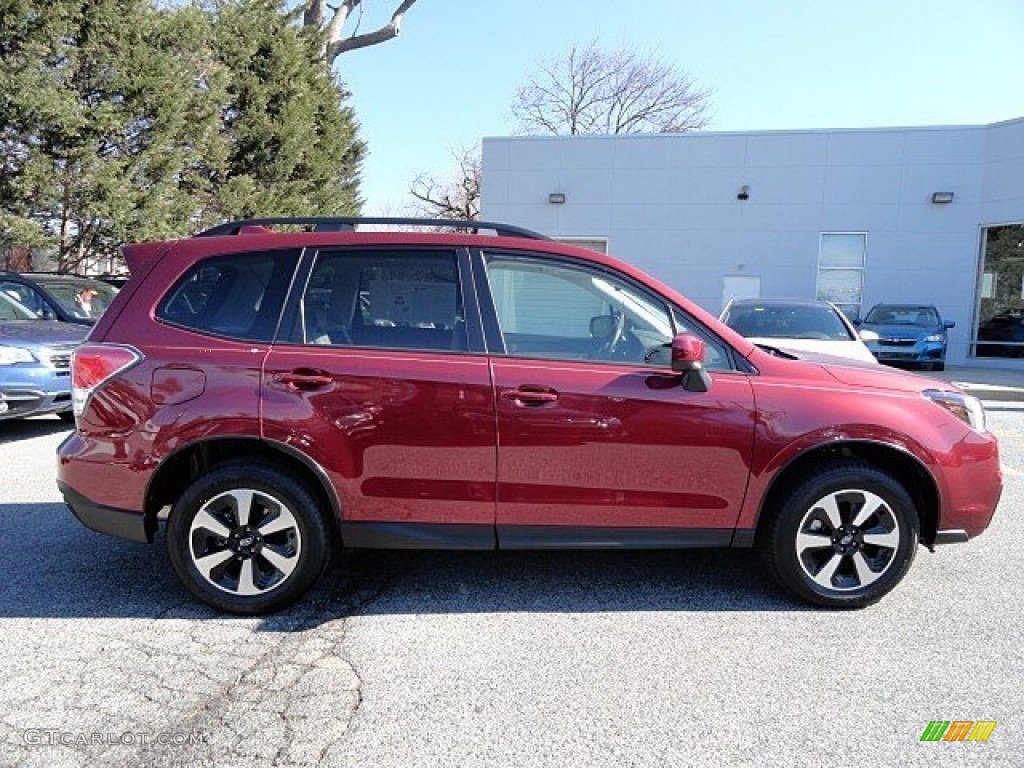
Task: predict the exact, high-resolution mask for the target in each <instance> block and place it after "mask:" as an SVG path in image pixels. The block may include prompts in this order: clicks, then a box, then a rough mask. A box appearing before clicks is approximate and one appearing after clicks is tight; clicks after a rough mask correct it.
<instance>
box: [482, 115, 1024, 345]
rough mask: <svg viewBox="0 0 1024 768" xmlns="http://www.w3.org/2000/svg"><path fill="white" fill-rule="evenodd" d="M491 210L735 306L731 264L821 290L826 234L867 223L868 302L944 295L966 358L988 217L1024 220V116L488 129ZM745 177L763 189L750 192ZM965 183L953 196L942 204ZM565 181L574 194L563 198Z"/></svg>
mask: <svg viewBox="0 0 1024 768" xmlns="http://www.w3.org/2000/svg"><path fill="white" fill-rule="evenodd" d="M482 168H483V172H482V177H483V178H482V218H485V219H491V220H496V221H504V222H508V223H514V224H518V225H521V226H525V227H529V228H533V229H537V230H539V231H542V232H545V233H546V234H550V235H553V236H556V237H599V238H607V239H608V250H609V252H610V253H612V254H614V255H616V256H618V257H620V258H622V259H624V260H626V261H630V262H632V263H634V264H636V265H638V266H639V267H641V268H642V269H644V270H646V271H648V272H650V273H652V274H654V275H656V276H657V277H659V278H661V279H662V280H664V281H666V282H668V283H669V284H670V285H673V286H674V287H676V288H678V289H679V290H680V291H682V292H683V293H685V294H686V295H688V296H690V297H691V298H692V299H694V300H695V301H697V302H698V303H700V304H701V305H702V306H704V307H705V308H706V309H708V310H710V311H712V312H715V313H717V312H718V311H719V310H720V309H721V304H722V289H723V280H724V278H725V276H728V275H756V276H759V277H760V279H761V295H762V296H788V297H797V298H801V297H802V298H813V297H814V296H815V295H816V290H817V276H818V251H819V243H820V238H821V233H822V232H864V233H866V234H867V252H866V264H865V272H864V294H863V308H864V310H867V309H868V308H869V307H870V306H871V305H872V304H875V303H877V302H881V301H907V302H918V301H920V302H923V303H934V304H936V305H938V306H939V308H940V310H941V311H942V312H943V314H944V315H946V316H947V317H948V318H950V319H953V320H955V321H956V322H957V327H956V328H955V329H954V330H953V331H952V332H951V335H950V350H949V355H948V360H949V362H950V363H952V364H958V363H964V362H965V360H966V357H967V351H968V341H969V338H970V333H971V328H972V324H973V320H974V311H975V286H976V283H977V272H978V259H979V253H980V243H981V229H982V227H984V226H986V225H990V224H1002V223H1014V222H1024V119H1021V120H1014V121H1010V122H1006V123H999V124H996V125H992V126H969V127H936V128H898V129H869V130H831V131H824V130H823V131H771V132H750V133H711V132H704V133H688V134H661V135H631V136H590V137H577V136H563V137H550V136H547V137H512V138H487V139H484V142H483V166H482ZM743 186H747V187H749V198H748V199H747V200H745V201H744V200H738V199H737V194H738V193H739V191H740V190H741V188H742V187H743ZM939 191H942V192H953V193H954V195H955V198H954V201H953V202H952V203H950V204H935V203H933V202H931V196H932V193H934V192H939ZM552 192H561V193H563V194H564V195H565V197H566V202H565V203H563V204H552V203H549V202H548V195H549V194H550V193H552Z"/></svg>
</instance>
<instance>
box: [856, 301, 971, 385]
mask: <svg viewBox="0 0 1024 768" xmlns="http://www.w3.org/2000/svg"><path fill="white" fill-rule="evenodd" d="M856 325H857V326H858V327H859V329H860V336H861V338H862V339H863V340H864V343H865V344H867V345H868V349H870V350H871V354H873V355H874V356H875V357H876V358H877V359H878V361H879V362H880V363H907V364H910V365H920V366H923V367H925V368H930V369H931V370H933V371H941V370H943V369H944V368H945V367H946V343H947V339H946V331H947V330H949V329H950V328H953V327H955V326H956V323H954V322H953V321H952V320H943V319H942V316H941V315H939V310H937V309H936V308H935V307H933V306H931V305H927V304H876V305H875V306H873V307H872V308H871V311H870V312H868V313H867V315H866V316H865V317H864V319H863V320H861V321H858V322H857V323H856Z"/></svg>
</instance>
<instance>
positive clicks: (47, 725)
mask: <svg viewBox="0 0 1024 768" xmlns="http://www.w3.org/2000/svg"><path fill="white" fill-rule="evenodd" d="M989 421H990V426H991V428H992V430H993V431H994V432H995V433H996V434H997V435H998V436H999V437H1000V440H1001V449H1002V453H1003V464H1004V468H1005V469H1004V472H1005V481H1006V488H1005V491H1004V495H1003V500H1002V503H1001V505H1000V508H999V510H998V512H997V514H996V519H995V521H994V523H993V525H992V527H991V528H990V529H989V530H988V531H987V532H986V534H985V535H984V536H982V537H981V538H979V539H977V540H976V541H973V542H971V543H969V544H966V545H958V546H950V547H946V548H943V549H940V550H939V551H938V552H937V553H936V554H934V555H932V554H929V553H928V552H927V551H925V550H923V549H922V550H920V551H919V553H918V558H917V561H916V562H915V564H914V567H913V568H912V569H911V572H910V574H909V576H908V577H907V579H906V580H905V581H904V582H903V584H902V585H901V586H900V587H899V588H898V589H897V590H896V591H895V592H894V593H893V594H891V595H890V596H889V597H887V598H886V599H885V600H883V601H882V602H881V603H880V604H879V605H877V606H875V607H873V608H869V609H867V610H863V611H858V612H841V613H836V612H827V611H820V610H813V609H809V608H806V607H804V606H803V605H800V604H797V603H794V602H792V601H791V600H790V599H789V598H788V597H787V596H785V595H784V594H783V593H782V591H781V590H779V589H777V588H776V587H775V586H774V585H773V584H772V583H770V582H769V581H768V580H767V579H766V578H765V576H764V575H763V572H762V571H761V570H760V569H759V568H758V567H757V565H756V564H755V563H754V562H753V558H752V556H751V554H750V553H749V552H748V551H727V552H720V551H712V552H632V553H622V552H591V553H500V554H494V553H451V552H447V553H446V552H422V553H420V552H414V553H409V552H405V553H402V552H399V553H382V552H363V553H349V554H346V555H344V556H341V557H339V558H336V559H335V562H334V563H333V565H332V567H331V571H330V573H329V574H328V576H327V578H325V579H322V580H321V582H320V584H319V586H318V587H317V589H316V590H315V592H314V593H313V595H312V597H311V598H310V599H307V600H305V601H304V602H302V603H301V604H300V605H298V606H297V607H295V608H293V609H291V610H289V611H286V612H284V613H281V614H278V615H276V616H273V617H270V618H264V619H243V618H237V617H232V616H228V615H224V614H218V613H216V612H214V611H212V610H210V609H208V608H205V607H203V606H201V605H200V604H198V603H197V602H195V601H194V600H193V599H192V598H191V597H190V596H188V595H187V594H186V593H185V592H184V590H183V589H182V588H181V587H180V586H179V585H178V583H177V581H176V580H175V578H174V576H173V575H172V574H171V571H170V565H169V562H168V559H167V555H166V553H165V550H164V548H163V543H164V542H163V539H162V537H160V538H158V541H157V546H155V547H146V546H143V545H136V544H131V543H128V542H121V541H117V540H114V539H110V538H107V537H104V536H101V535H99V534H95V533H92V532H90V531H88V530H86V529H84V528H83V527H82V526H81V525H79V524H78V523H77V522H76V521H75V520H74V519H73V518H72V517H71V515H70V513H69V512H68V511H67V510H66V509H65V507H64V506H63V504H62V503H60V498H59V494H58V493H57V490H56V487H55V484H54V458H53V455H54V451H55V449H56V447H57V445H58V443H59V442H60V441H61V439H62V438H63V436H64V435H65V434H66V426H65V425H64V424H63V423H62V422H60V421H59V420H58V419H56V418H55V417H45V418H39V419H32V420H27V421H23V422H6V423H0V563H3V566H4V567H3V577H2V579H0V637H2V640H3V646H4V655H5V664H4V674H3V676H2V678H0V718H2V731H3V738H2V740H0V744H2V745H0V764H2V765H27V766H48V767H49V766H61V765H90V766H106V765H110V766H115V765H117V766H123V765H168V766H178V765H196V766H214V765H216V766H218V767H220V766H230V765H237V766H273V765H282V766H285V765H287V766H291V765H295V766H303V765H318V764H322V765H339V766H368V767H369V766H374V767H375V768H376V767H377V766H396V767H397V766H402V767H403V768H405V767H407V766H440V765H444V766H507V765H517V766H531V765H536V766H556V765H557V766H563V765H574V766H575V765H586V766H591V765H592V766H612V765H615V766H620V765H630V766H663V765H720V764H729V765H758V766H761V765H785V766H816V767H817V766H828V765H922V766H924V765H935V764H940V765H986V766H992V765H1006V766H1011V765H1013V766H1017V765H1020V759H1021V758H1020V756H1021V755H1022V754H1024V651H1022V648H1021V638H1022V634H1024V633H1022V628H1024V622H1022V618H1021V617H1022V616H1024V590H1022V587H1024V569H1022V568H1021V554H1020V552H1021V549H1020V542H1021V541H1022V540H1024V524H1022V521H1021V515H1020V514H1019V510H1020V509H1021V507H1022V505H1024V403H1019V402H1012V401H1002V402H997V403H992V404H991V406H990V409H989ZM933 720H950V721H954V720H974V721H978V720H989V721H996V723H997V725H996V727H995V729H994V731H993V732H992V735H991V736H990V738H989V739H988V741H987V742H982V743H977V742H961V743H950V742H938V743H922V742H921V741H920V737H921V735H922V732H923V731H924V730H925V727H926V726H927V725H928V723H929V722H930V721H933Z"/></svg>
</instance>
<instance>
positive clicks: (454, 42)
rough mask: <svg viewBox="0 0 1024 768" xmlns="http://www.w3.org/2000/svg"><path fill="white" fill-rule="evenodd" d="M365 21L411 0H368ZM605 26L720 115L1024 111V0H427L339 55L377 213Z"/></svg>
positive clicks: (873, 118) (605, 32) (616, 42)
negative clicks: (388, 34) (693, 83)
mask: <svg viewBox="0 0 1024 768" xmlns="http://www.w3.org/2000/svg"><path fill="white" fill-rule="evenodd" d="M365 2H366V19H365V20H364V22H363V28H364V29H368V28H373V27H376V26H379V25H380V24H381V23H383V21H384V20H386V19H387V18H388V17H389V16H390V14H391V12H392V10H393V9H394V8H395V7H396V6H397V4H398V3H397V0H365ZM594 38H597V39H599V40H600V42H601V43H602V44H603V45H605V46H607V47H617V46H620V45H627V46H630V47H635V48H637V49H639V50H642V51H650V52H653V53H656V54H657V55H658V56H659V57H660V58H661V59H663V60H665V61H668V62H671V63H674V64H676V65H678V66H679V67H680V68H682V69H684V70H686V71H687V72H688V73H689V74H690V75H691V76H692V77H693V78H694V79H695V80H697V81H698V83H700V84H701V85H703V86H706V87H710V88H711V89H712V90H713V92H714V95H713V105H714V110H713V112H714V116H713V119H712V122H711V125H710V126H709V130H718V131H744V130H764V129H789V128H858V127H871V126H904V125H972V124H978V123H989V122H996V121H999V120H1006V119H1010V118H1015V117H1024V0H974V1H973V2H970V1H968V0H932V1H931V2H921V1H919V0H859V1H858V2H849V1H847V2H838V1H835V0H817V1H812V0H803V1H801V2H798V1H796V0H777V1H776V2H766V1H765V0H760V1H758V0H727V1H726V2H721V3H714V4H712V3H708V2H706V1H705V2H697V1H696V0H645V1H644V2H621V0H619V1H618V2H613V1H611V0H591V1H590V2H586V1H585V0H546V1H541V0H419V2H418V3H417V4H416V5H415V6H413V8H412V9H411V10H410V11H409V13H408V14H407V15H406V18H405V24H404V26H403V30H402V34H401V36H400V37H399V38H397V39H396V40H392V41H390V42H388V43H385V44H383V45H379V46H375V47H371V48H367V49H364V50H361V51H355V52H352V53H349V54H346V55H344V56H342V57H341V58H340V59H339V61H338V63H337V65H336V67H337V69H338V72H339V74H340V75H341V77H342V79H343V80H344V81H345V83H346V84H347V86H348V88H349V89H350V90H351V91H352V100H351V102H350V103H351V104H352V105H353V106H354V107H355V109H356V113H357V116H358V118H359V121H360V123H361V131H362V137H363V138H364V140H365V141H366V142H367V143H368V145H369V149H370V154H369V157H368V159H367V161H366V164H365V167H364V174H363V196H364V198H365V199H366V202H367V205H366V207H365V211H364V212H365V213H366V214H367V215H371V214H387V215H401V214H402V213H403V207H404V206H407V205H408V204H409V202H410V200H411V198H410V197H409V196H408V194H407V190H408V186H409V183H410V181H411V180H412V179H413V178H414V177H415V176H416V175H417V174H418V173H423V172H427V173H432V174H435V175H442V176H443V175H446V174H447V173H448V172H449V171H451V170H452V169H453V168H454V162H453V160H452V158H451V151H452V149H453V148H455V147H458V146H461V145H476V144H479V141H480V139H481V138H482V137H484V136H502V135H509V134H512V133H514V132H515V131H514V121H513V119H512V115H511V112H510V109H509V107H510V104H511V103H512V98H513V95H514V93H515V90H516V87H517V86H518V85H520V84H521V83H522V82H523V81H525V80H526V78H527V77H528V75H529V74H530V72H531V70H532V68H533V65H534V62H535V61H536V60H538V59H542V58H550V57H552V56H557V55H559V54H561V53H564V52H565V51H567V50H568V48H569V46H570V45H571V44H572V43H573V42H580V43H586V42H588V41H589V40H591V39H594Z"/></svg>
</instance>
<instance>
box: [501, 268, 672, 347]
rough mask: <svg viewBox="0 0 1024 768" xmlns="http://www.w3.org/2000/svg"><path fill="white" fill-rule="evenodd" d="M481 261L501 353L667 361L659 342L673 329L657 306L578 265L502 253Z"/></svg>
mask: <svg viewBox="0 0 1024 768" xmlns="http://www.w3.org/2000/svg"><path fill="white" fill-rule="evenodd" d="M486 258H487V277H488V280H489V282H490V287H491V295H492V297H493V299H494V306H495V309H496V310H497V315H498V322H499V323H500V325H501V333H502V338H503V340H504V342H505V350H506V352H507V353H508V354H509V355H512V356H515V357H540V358H553V359H560V360H591V361H600V362H615V363H636V364H638V365H666V366H667V365H668V364H669V360H670V355H669V354H668V351H667V348H666V346H665V345H666V344H670V343H671V341H672V337H673V335H674V333H675V328H674V325H673V321H672V316H671V315H670V314H669V311H668V308H667V307H666V305H665V304H664V303H662V302H661V301H659V300H657V299H654V298H652V297H650V296H649V295H647V294H646V293H643V292H641V291H640V290H638V289H637V288H635V287H633V286H632V285H630V284H628V283H626V282H625V281H622V280H619V279H618V278H617V277H615V276H614V275H612V274H610V273H607V272H604V271H601V270H597V269H591V268H588V267H585V266H577V265H572V264H566V263H562V262H558V261H551V260H543V259H538V258H527V257H521V256H510V255H505V254H489V255H487V257H486Z"/></svg>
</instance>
